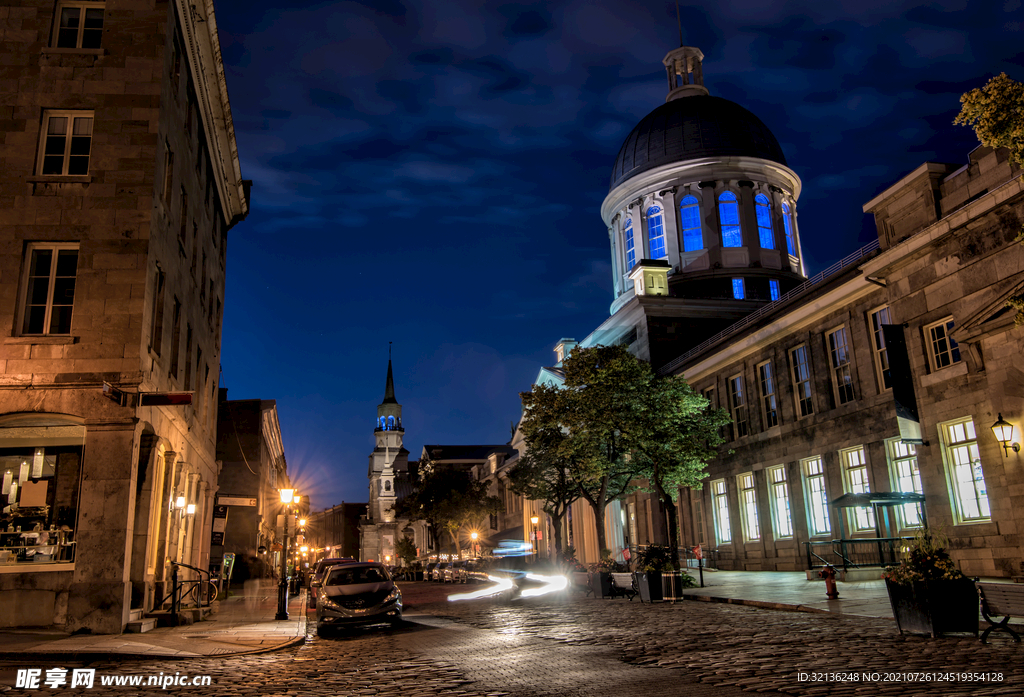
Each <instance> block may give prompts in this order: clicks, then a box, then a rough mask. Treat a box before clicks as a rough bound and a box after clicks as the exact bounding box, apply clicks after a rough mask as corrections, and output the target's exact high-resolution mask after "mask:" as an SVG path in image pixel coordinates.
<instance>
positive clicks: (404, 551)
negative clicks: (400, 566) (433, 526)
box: [395, 536, 416, 566]
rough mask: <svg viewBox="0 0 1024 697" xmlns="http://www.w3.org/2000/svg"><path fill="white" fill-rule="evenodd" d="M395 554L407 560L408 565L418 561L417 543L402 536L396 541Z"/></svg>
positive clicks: (404, 560)
mask: <svg viewBox="0 0 1024 697" xmlns="http://www.w3.org/2000/svg"><path fill="white" fill-rule="evenodd" d="M395 556H397V557H398V558H399V559H401V560H402V561H403V562H405V564H406V566H408V565H411V564H412V563H413V562H414V561H416V543H415V542H413V541H412V540H410V539H409V538H408V537H405V536H402V537H399V538H398V541H396V542H395Z"/></svg>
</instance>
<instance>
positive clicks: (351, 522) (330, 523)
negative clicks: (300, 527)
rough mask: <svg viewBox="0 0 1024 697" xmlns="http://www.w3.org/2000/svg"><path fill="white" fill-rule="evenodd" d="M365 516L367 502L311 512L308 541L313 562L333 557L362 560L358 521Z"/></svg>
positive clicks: (340, 505)
mask: <svg viewBox="0 0 1024 697" xmlns="http://www.w3.org/2000/svg"><path fill="white" fill-rule="evenodd" d="M365 515H366V504H365V503H345V502H344V501H342V502H341V503H339V504H337V505H336V506H331V507H330V508H328V509H326V510H323V511H317V512H316V513H310V515H309V524H308V525H307V526H306V531H307V534H306V539H307V541H308V544H309V546H310V548H311V549H312V550H313V552H314V554H313V560H314V561H316V560H318V559H328V558H331V557H351V558H352V559H359V551H360V550H359V521H360V519H361V518H363V517H364V516H365Z"/></svg>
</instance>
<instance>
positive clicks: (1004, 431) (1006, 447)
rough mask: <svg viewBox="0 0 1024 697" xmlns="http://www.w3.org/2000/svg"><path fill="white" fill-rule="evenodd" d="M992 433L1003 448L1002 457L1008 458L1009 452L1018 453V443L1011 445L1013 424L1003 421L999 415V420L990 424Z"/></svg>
mask: <svg viewBox="0 0 1024 697" xmlns="http://www.w3.org/2000/svg"><path fill="white" fill-rule="evenodd" d="M992 433H994V434H996V440H997V441H999V444H1000V445H1001V446H1003V457H1009V456H1010V450H1013V452H1015V453H1019V452H1020V443H1011V442H1010V441H1012V440H1013V424H1011V423H1008V422H1006V421H1003V415H1002V414H1000V415H999V420H998V421H996V422H995V423H994V424H992Z"/></svg>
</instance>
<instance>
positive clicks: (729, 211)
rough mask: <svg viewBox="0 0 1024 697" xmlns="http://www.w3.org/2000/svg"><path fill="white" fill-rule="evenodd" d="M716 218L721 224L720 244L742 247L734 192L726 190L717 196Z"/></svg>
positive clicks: (738, 209)
mask: <svg viewBox="0 0 1024 697" xmlns="http://www.w3.org/2000/svg"><path fill="white" fill-rule="evenodd" d="M718 219H719V221H720V222H721V224H722V246H723V247H742V246H743V238H742V235H740V206H739V203H737V202H736V194H734V193H733V192H731V191H726V192H725V193H723V194H722V195H721V196H719V197H718Z"/></svg>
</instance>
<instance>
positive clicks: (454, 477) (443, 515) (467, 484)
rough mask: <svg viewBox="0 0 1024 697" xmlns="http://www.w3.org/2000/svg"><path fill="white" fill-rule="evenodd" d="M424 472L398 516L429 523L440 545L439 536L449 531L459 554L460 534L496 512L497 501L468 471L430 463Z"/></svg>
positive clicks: (401, 505)
mask: <svg viewBox="0 0 1024 697" xmlns="http://www.w3.org/2000/svg"><path fill="white" fill-rule="evenodd" d="M421 472H422V475H421V477H420V479H419V481H418V482H417V484H416V485H415V486H414V488H413V492H412V494H410V495H409V496H406V497H405V498H404V499H402V501H401V503H400V504H399V510H398V511H397V512H396V513H397V514H398V515H399V516H401V517H407V518H412V519H414V520H425V521H427V522H428V523H429V524H430V527H431V530H432V533H431V534H433V535H434V541H435V542H436V543H439V542H440V533H441V532H442V531H444V532H447V533H448V534H449V535H450V536H451V538H452V546H453V547H454V548H455V551H456V552H459V551H460V550H461V545H460V544H459V534H458V533H459V531H460V530H461V529H462V528H463V527H464V526H466V525H467V524H469V523H471V522H473V521H476V520H478V519H480V518H481V517H483V516H485V515H487V514H489V513H491V512H493V511H495V510H496V509H497V506H498V505H499V501H498V498H497V497H496V496H488V495H487V484H486V483H485V482H478V481H474V480H473V478H472V476H471V475H470V473H469V472H468V471H466V470H463V469H458V468H455V467H453V466H451V465H437V464H434V463H432V462H430V461H427V462H426V463H421Z"/></svg>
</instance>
